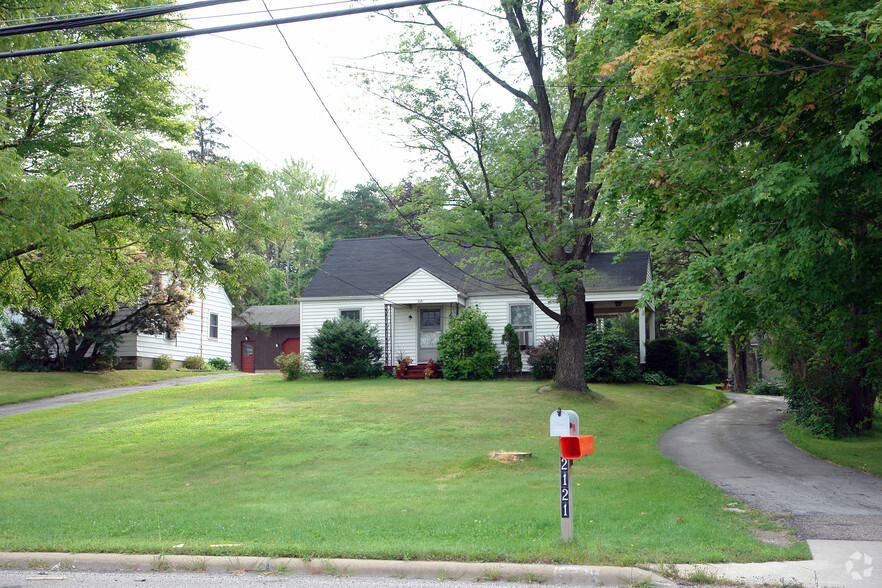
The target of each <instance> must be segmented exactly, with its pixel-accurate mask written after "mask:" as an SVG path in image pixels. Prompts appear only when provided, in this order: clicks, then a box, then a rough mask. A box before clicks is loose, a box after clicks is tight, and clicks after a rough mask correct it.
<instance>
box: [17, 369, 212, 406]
mask: <svg viewBox="0 0 882 588" xmlns="http://www.w3.org/2000/svg"><path fill="white" fill-rule="evenodd" d="M203 373H215V372H198V373H194V372H178V371H167V370H117V371H112V372H104V373H100V374H84V373H77V372H7V371H3V370H0V405H2V404H14V403H16V402H25V401H27V400H36V399H38V398H48V397H50V396H61V395H62V394H71V393H73V392H88V391H90V390H101V389H103V388H116V387H118V386H132V385H135V384H146V383H148V382H157V381H159V380H168V379H171V378H184V377H187V376H193V375H200V374H203Z"/></svg>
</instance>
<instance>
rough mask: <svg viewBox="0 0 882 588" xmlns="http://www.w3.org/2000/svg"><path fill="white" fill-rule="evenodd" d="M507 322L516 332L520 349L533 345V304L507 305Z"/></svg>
mask: <svg viewBox="0 0 882 588" xmlns="http://www.w3.org/2000/svg"><path fill="white" fill-rule="evenodd" d="M509 322H510V323H511V326H512V327H514V330H515V332H516V333H517V334H518V339H519V340H520V342H521V349H525V348H527V347H532V346H533V305H532V304H512V305H511V306H509Z"/></svg>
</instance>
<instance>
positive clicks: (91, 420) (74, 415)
mask: <svg viewBox="0 0 882 588" xmlns="http://www.w3.org/2000/svg"><path fill="white" fill-rule="evenodd" d="M537 388H538V387H537V385H536V383H533V382H504V381H494V382H482V383H457V382H450V381H444V380H428V381H406V380H391V379H378V380H372V381H346V382H325V381H320V380H302V381H296V382H285V381H282V380H281V378H279V377H277V376H264V377H259V378H247V379H243V378H236V379H235V380H234V381H230V380H227V381H221V382H215V383H211V384H202V385H198V386H186V387H177V388H173V389H166V390H162V391H155V392H140V393H136V394H131V395H127V396H123V397H117V398H113V399H108V400H104V401H99V402H93V403H89V404H87V405H76V406H69V407H65V408H64V409H53V410H44V411H39V412H35V413H28V414H23V415H16V416H12V417H6V418H3V419H0V439H3V442H2V451H0V470H2V471H3V472H4V484H2V486H0V521H3V524H2V526H0V550H4V551H53V550H59V551H79V552H143V553H163V552H174V553H192V554H214V555H263V556H286V557H294V556H299V557H313V558H319V557H352V558H379V559H428V560H468V561H521V562H523V561H541V562H573V563H584V564H614V565H631V564H636V563H672V562H716V561H739V562H745V561H764V560H783V559H799V558H805V557H808V556H809V552H808V549H807V547H806V546H805V544H796V545H794V546H793V547H790V548H779V547H774V546H771V545H766V544H764V543H761V542H760V541H758V540H757V539H756V538H755V535H754V532H753V530H754V529H753V527H754V526H758V525H762V524H766V523H761V522H760V521H757V520H748V519H746V518H745V517H743V516H741V515H739V514H737V513H733V512H731V511H727V510H724V507H726V506H727V504H728V503H729V502H730V501H729V499H728V498H727V497H726V496H725V495H724V494H723V493H722V492H721V491H720V490H719V489H717V488H716V487H714V486H713V485H711V484H709V483H708V482H705V481H704V480H701V479H700V478H698V477H697V476H695V475H693V474H691V473H690V472H686V471H684V470H681V469H679V468H678V467H676V466H675V465H674V464H673V462H671V461H670V460H668V459H666V458H664V457H662V456H661V455H660V454H659V452H658V449H657V447H656V443H657V441H658V438H659V436H660V435H661V434H662V433H663V432H664V431H665V430H667V429H668V428H669V427H671V426H672V425H674V424H676V423H678V422H681V421H683V420H685V419H687V418H690V417H692V416H695V415H698V414H701V413H705V412H708V411H712V410H714V409H715V408H717V407H718V406H719V403H720V401H721V396H720V395H719V394H718V393H717V392H716V391H709V390H703V389H701V388H697V387H693V386H685V385H684V386H675V387H665V388H660V387H655V386H648V385H640V384H634V385H627V386H603V385H596V386H593V388H594V389H595V390H596V391H597V392H598V393H600V394H602V395H603V398H602V399H601V400H599V401H597V402H591V401H589V400H587V399H585V398H584V397H580V396H575V395H572V394H569V393H563V392H557V391H554V390H551V391H543V392H539V391H537ZM558 406H562V407H564V408H566V409H570V410H575V411H576V412H577V413H578V414H579V417H580V421H581V432H582V434H593V435H594V436H595V444H596V452H595V454H594V455H591V456H589V457H586V458H583V459H582V460H579V461H577V462H576V463H575V465H574V467H573V471H572V483H571V490H572V492H573V501H572V509H573V516H574V524H575V537H574V539H573V540H571V541H569V542H567V543H562V542H561V540H560V511H559V492H560V489H559V479H558V475H559V472H558V442H557V439H556V438H551V437H549V434H548V420H549V415H550V414H551V412H552V411H553V410H554V409H556V408H557V407H558ZM500 450H506V451H529V452H532V453H533V457H532V459H530V460H528V461H525V462H518V463H515V464H512V465H507V464H503V463H499V462H497V461H493V460H491V459H489V455H490V454H491V453H493V452H496V451H500ZM178 546H182V547H178Z"/></svg>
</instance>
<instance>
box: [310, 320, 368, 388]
mask: <svg viewBox="0 0 882 588" xmlns="http://www.w3.org/2000/svg"><path fill="white" fill-rule="evenodd" d="M376 332H377V328H376V327H375V326H372V325H369V324H368V323H363V322H361V321H355V320H352V319H348V318H338V319H334V320H332V321H325V322H324V324H323V325H322V326H321V328H320V329H319V330H318V333H316V335H315V337H313V338H312V339H310V342H309V345H310V352H309V359H310V361H312V363H313V364H314V365H315V367H316V368H318V369H319V370H321V372H322V374H323V376H324V377H325V378H327V379H329V380H343V379H348V378H376V377H377V376H380V375H382V373H383V364H382V362H381V361H380V357H381V356H382V355H383V350H382V348H381V347H380V342H379V341H377V335H376Z"/></svg>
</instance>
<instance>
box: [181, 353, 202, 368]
mask: <svg viewBox="0 0 882 588" xmlns="http://www.w3.org/2000/svg"><path fill="white" fill-rule="evenodd" d="M184 369H185V370H204V369H205V360H204V359H202V357H200V356H199V355H191V356H190V357H185V358H184Z"/></svg>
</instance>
